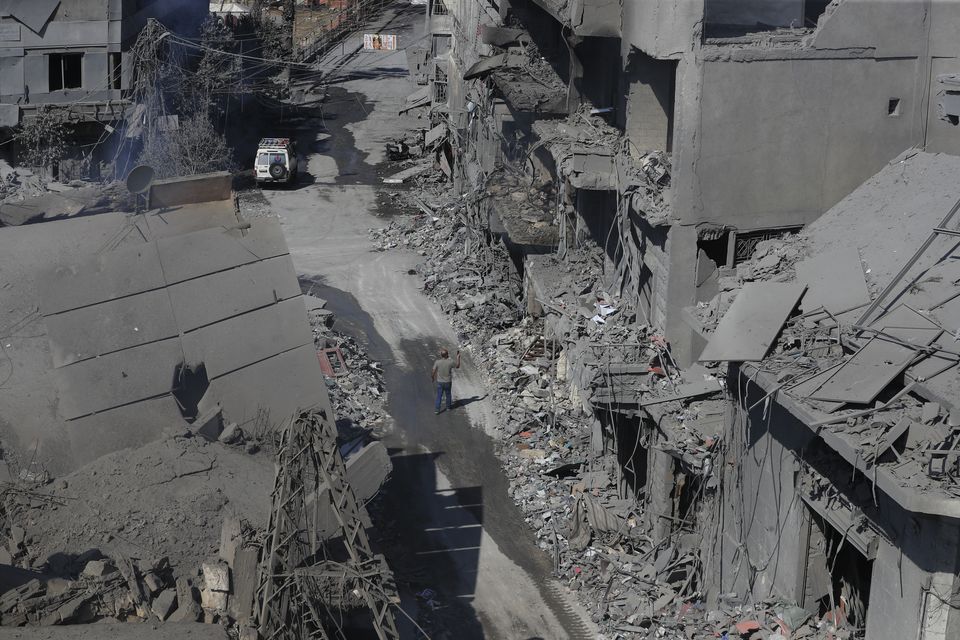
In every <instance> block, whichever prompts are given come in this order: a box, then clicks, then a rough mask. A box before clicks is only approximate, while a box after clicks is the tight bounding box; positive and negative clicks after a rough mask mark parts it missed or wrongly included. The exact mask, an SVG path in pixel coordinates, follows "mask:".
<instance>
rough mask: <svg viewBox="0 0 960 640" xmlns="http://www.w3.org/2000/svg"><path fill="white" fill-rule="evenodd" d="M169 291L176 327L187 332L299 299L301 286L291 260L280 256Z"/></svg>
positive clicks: (173, 287) (178, 286)
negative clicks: (292, 299) (278, 303)
mask: <svg viewBox="0 0 960 640" xmlns="http://www.w3.org/2000/svg"><path fill="white" fill-rule="evenodd" d="M168 291H169V292H170V301H171V303H172V304H173V313H174V315H175V316H176V318H177V323H178V324H179V326H180V329H181V330H182V331H184V332H187V331H193V330H194V329H199V328H200V327H202V326H205V325H208V324H211V323H214V322H218V321H220V320H225V319H226V318H230V317H233V316H236V315H240V314H242V313H247V312H248V311H252V310H254V309H258V308H260V307H266V306H269V305H271V304H275V303H277V302H279V301H280V300H286V299H288V298H296V297H299V296H300V284H299V282H298V281H297V273H296V271H294V268H293V262H292V261H291V260H290V256H280V257H277V258H270V259H269V260H264V261H262V262H255V263H253V264H248V265H244V266H242V267H237V268H236V269H230V270H229V271H221V272H219V273H214V274H211V275H208V276H204V277H202V278H197V279H194V280H187V281H186V282H181V283H180V284H175V285H173V286H171V287H169V289H168ZM304 322H306V315H304Z"/></svg>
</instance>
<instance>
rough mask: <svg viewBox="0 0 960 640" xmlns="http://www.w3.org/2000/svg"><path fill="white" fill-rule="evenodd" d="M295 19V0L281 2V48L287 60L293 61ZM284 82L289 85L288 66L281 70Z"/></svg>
mask: <svg viewBox="0 0 960 640" xmlns="http://www.w3.org/2000/svg"><path fill="white" fill-rule="evenodd" d="M296 21H297V6H296V2H295V0H284V2H283V49H284V51H285V52H286V54H287V60H288V62H293V61H294V58H295V55H294V54H295V46H294V45H295V41H294V37H293V31H294V26H295V24H296ZM282 78H283V81H284V84H286V86H287V87H288V88H289V87H290V66H289V65H288V66H287V67H286V68H284V70H283V72H282Z"/></svg>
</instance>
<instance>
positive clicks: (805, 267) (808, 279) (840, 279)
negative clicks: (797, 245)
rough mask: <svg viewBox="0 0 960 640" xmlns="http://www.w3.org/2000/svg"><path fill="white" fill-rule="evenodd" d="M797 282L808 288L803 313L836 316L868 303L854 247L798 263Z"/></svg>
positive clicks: (822, 254) (864, 282)
mask: <svg viewBox="0 0 960 640" xmlns="http://www.w3.org/2000/svg"><path fill="white" fill-rule="evenodd" d="M797 280H798V281H800V282H803V283H805V284H806V285H807V292H806V294H804V296H803V303H802V307H803V310H804V311H805V312H810V311H813V310H814V309H819V308H821V307H823V308H824V309H826V310H828V311H830V312H832V313H837V312H840V311H844V310H845V309H850V308H852V307H857V306H860V305H863V304H866V303H868V302H870V292H869V291H867V281H866V280H865V279H864V275H863V265H862V264H861V263H860V253H859V252H858V251H857V248H856V247H842V248H836V249H832V250H829V251H827V252H824V253H820V254H818V255H817V256H816V257H814V258H809V259H807V260H802V261H800V262H798V263H797Z"/></svg>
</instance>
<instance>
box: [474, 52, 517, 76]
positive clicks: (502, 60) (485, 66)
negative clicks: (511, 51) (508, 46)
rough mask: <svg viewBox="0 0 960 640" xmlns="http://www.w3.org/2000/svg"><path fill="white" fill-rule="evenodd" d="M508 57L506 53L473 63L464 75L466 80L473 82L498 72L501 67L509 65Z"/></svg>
mask: <svg viewBox="0 0 960 640" xmlns="http://www.w3.org/2000/svg"><path fill="white" fill-rule="evenodd" d="M507 60H508V56H507V54H506V53H499V54H497V55H495V56H490V57H489V58H481V59H480V60H479V61H477V62H475V63H473V64H472V65H471V66H470V68H469V69H467V72H466V73H464V74H463V79H464V80H473V79H474V78H479V77H481V76H483V75H486V74H488V73H490V72H492V71H496V70H497V69H499V68H500V67H502V66H504V65H505V64H507Z"/></svg>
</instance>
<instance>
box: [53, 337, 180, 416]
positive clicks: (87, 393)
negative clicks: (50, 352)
mask: <svg viewBox="0 0 960 640" xmlns="http://www.w3.org/2000/svg"><path fill="white" fill-rule="evenodd" d="M181 362H183V351H182V350H181V348H180V339H179V338H172V339H170V340H161V341H160V342H152V343H150V344H145V345H141V346H138V347H134V348H132V349H125V350H124V351H118V352H116V353H112V354H109V355H106V356H103V357H100V358H93V359H91V360H84V361H82V362H78V363H76V364H72V365H68V366H66V367H61V368H59V369H57V370H56V372H55V375H56V377H57V381H58V385H57V388H58V389H59V390H60V403H59V409H60V414H61V415H62V416H63V417H64V418H66V419H67V420H72V419H74V418H79V417H81V416H86V415H89V414H91V413H99V412H101V411H107V410H108V409H112V408H114V407H119V406H122V405H125V404H131V403H134V402H137V401H140V400H146V399H148V398H155V397H159V396H162V395H164V394H168V393H170V391H171V390H172V389H173V381H174V373H175V371H176V367H177V365H178V364H180V363H181Z"/></svg>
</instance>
